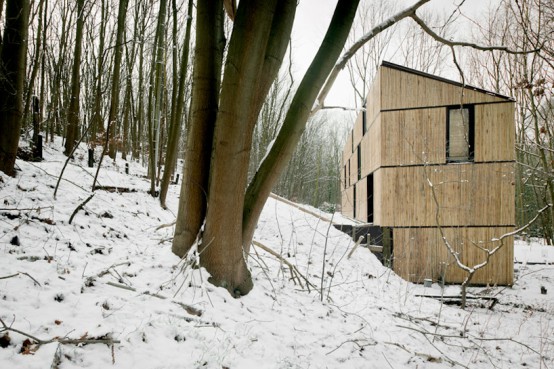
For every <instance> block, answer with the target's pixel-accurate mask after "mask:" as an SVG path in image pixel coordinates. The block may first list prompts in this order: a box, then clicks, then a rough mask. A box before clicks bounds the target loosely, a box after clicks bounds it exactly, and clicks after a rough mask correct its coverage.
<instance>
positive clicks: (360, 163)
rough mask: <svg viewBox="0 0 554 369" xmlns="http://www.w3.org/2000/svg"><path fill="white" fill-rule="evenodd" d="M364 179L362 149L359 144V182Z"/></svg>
mask: <svg viewBox="0 0 554 369" xmlns="http://www.w3.org/2000/svg"><path fill="white" fill-rule="evenodd" d="M360 179H362V147H361V146H360V144H358V181H359V180H360Z"/></svg>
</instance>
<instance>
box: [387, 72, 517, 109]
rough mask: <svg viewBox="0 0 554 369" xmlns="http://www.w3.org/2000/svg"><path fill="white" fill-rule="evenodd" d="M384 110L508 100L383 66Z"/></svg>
mask: <svg viewBox="0 0 554 369" xmlns="http://www.w3.org/2000/svg"><path fill="white" fill-rule="evenodd" d="M380 70H381V76H380V78H381V86H382V89H381V110H382V111H383V110H395V109H409V108H421V107H434V106H446V105H457V104H473V103H484V102H499V101H506V99H505V98H502V97H499V96H496V95H493V94H485V93H483V92H480V91H475V90H473V89H470V88H462V87H460V86H457V85H455V84H451V83H446V82H443V81H440V80H437V79H433V78H429V77H425V76H422V75H418V74H415V73H407V72H405V71H403V70H397V69H393V68H389V67H383V66H382V67H381V69H380Z"/></svg>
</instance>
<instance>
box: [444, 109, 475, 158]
mask: <svg viewBox="0 0 554 369" xmlns="http://www.w3.org/2000/svg"><path fill="white" fill-rule="evenodd" d="M446 119H447V124H446V160H447V161H448V162H463V161H472V160H473V150H474V149H473V144H474V137H473V136H474V126H475V124H474V109H473V105H469V106H467V105H465V106H462V107H460V106H454V107H450V108H448V110H447V117H446Z"/></svg>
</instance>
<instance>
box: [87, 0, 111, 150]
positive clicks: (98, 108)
mask: <svg viewBox="0 0 554 369" xmlns="http://www.w3.org/2000/svg"><path fill="white" fill-rule="evenodd" d="M106 7H107V6H106V0H102V5H101V14H100V33H99V35H98V37H99V40H98V57H97V61H96V87H95V93H94V103H93V109H94V110H93V113H92V126H91V133H90V138H91V141H92V142H93V147H94V145H95V142H96V140H97V134H98V133H103V132H104V122H103V121H102V95H103V94H102V76H103V74H104V43H105V37H106V23H108V20H107V14H108V12H107V11H106Z"/></svg>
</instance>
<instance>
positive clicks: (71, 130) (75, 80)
mask: <svg viewBox="0 0 554 369" xmlns="http://www.w3.org/2000/svg"><path fill="white" fill-rule="evenodd" d="M84 4H85V0H77V30H76V34H75V49H74V54H73V67H72V72H71V96H70V100H69V111H68V115H67V131H66V134H65V151H64V153H65V155H70V153H71V152H72V151H73V146H74V145H75V142H76V141H77V136H78V134H79V113H80V111H79V110H80V109H79V104H80V92H81V52H82V50H83V45H82V41H83V26H84V24H85V13H84Z"/></svg>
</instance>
